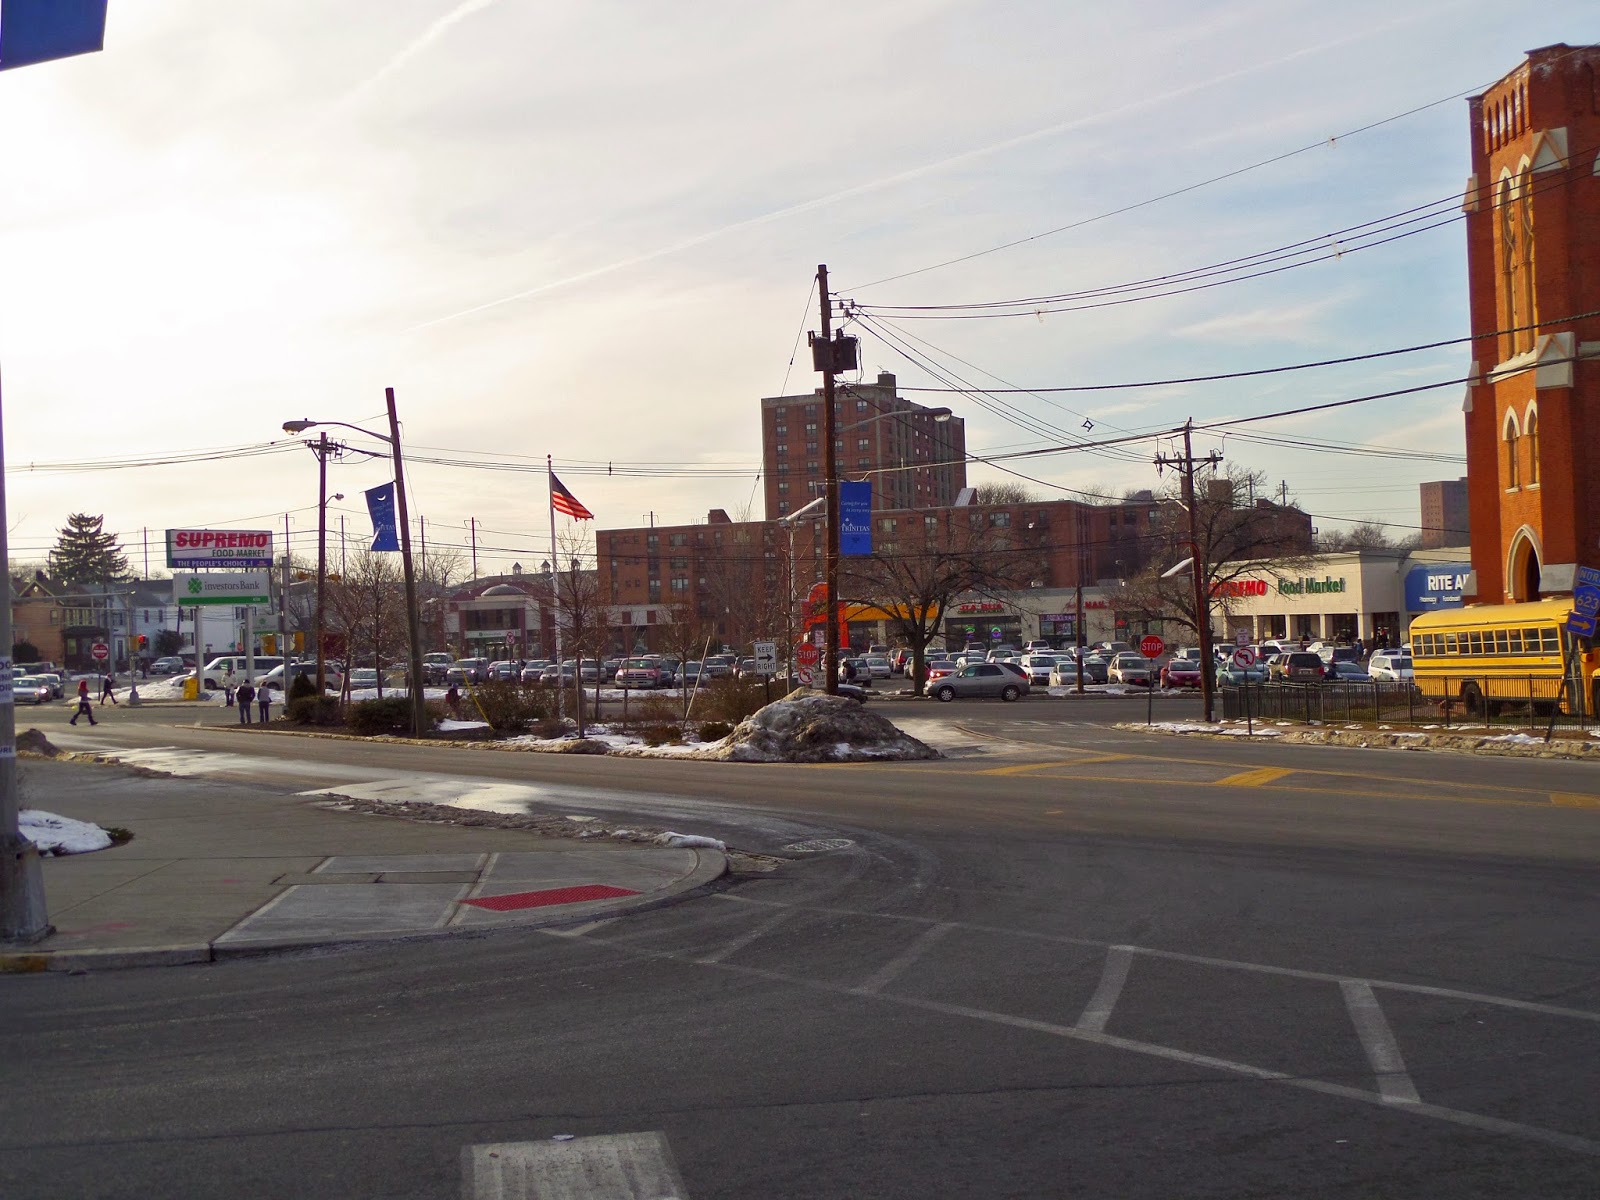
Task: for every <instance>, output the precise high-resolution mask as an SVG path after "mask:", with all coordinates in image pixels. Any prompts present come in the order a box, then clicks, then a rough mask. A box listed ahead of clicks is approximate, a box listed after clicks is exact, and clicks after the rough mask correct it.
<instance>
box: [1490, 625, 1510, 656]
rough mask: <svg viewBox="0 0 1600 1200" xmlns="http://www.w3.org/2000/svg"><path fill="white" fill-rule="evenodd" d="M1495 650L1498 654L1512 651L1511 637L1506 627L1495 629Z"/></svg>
mask: <svg viewBox="0 0 1600 1200" xmlns="http://www.w3.org/2000/svg"><path fill="white" fill-rule="evenodd" d="M1494 652H1495V653H1496V654H1509V653H1511V639H1510V637H1509V636H1508V635H1507V633H1506V631H1505V630H1504V629H1496V630H1495V631H1494Z"/></svg>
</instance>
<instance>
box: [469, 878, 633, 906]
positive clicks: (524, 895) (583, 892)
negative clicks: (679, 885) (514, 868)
mask: <svg viewBox="0 0 1600 1200" xmlns="http://www.w3.org/2000/svg"><path fill="white" fill-rule="evenodd" d="M638 894H639V893H638V892H636V891H634V890H633V889H631V888H619V887H610V886H608V885H606V884H603V883H585V884H582V885H580V886H578V887H564V888H546V889H545V890H544V891H542V892H512V893H511V894H510V895H509V896H480V897H479V898H478V899H476V900H463V901H462V903H463V904H473V905H476V906H477V907H479V908H488V909H493V910H494V911H495V912H513V911H515V910H516V909H519V908H543V907H545V906H546V905H548V904H581V903H582V902H583V901H585V900H610V899H611V898H612V897H613V896H637V895H638Z"/></svg>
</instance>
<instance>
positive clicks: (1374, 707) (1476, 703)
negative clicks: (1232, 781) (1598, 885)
mask: <svg viewBox="0 0 1600 1200" xmlns="http://www.w3.org/2000/svg"><path fill="white" fill-rule="evenodd" d="M1219 690H1220V694H1221V697H1222V715H1223V717H1224V718H1225V719H1228V720H1240V721H1242V720H1244V719H1245V717H1246V716H1250V717H1253V718H1257V719H1261V720H1280V721H1293V722H1296V723H1299V724H1308V725H1309V724H1311V723H1313V722H1319V723H1322V724H1331V723H1334V722H1338V721H1346V722H1348V721H1373V722H1381V723H1383V724H1386V725H1432V726H1440V727H1443V728H1445V729H1458V728H1459V729H1463V730H1470V729H1487V730H1496V729H1498V730H1503V731H1511V730H1521V731H1525V732H1528V733H1534V734H1539V735H1541V736H1542V735H1543V734H1545V733H1546V732H1547V731H1549V730H1551V729H1569V730H1579V731H1583V730H1588V729H1592V728H1600V718H1596V716H1595V707H1596V701H1595V698H1593V697H1581V696H1579V695H1577V694H1576V691H1575V689H1574V687H1573V686H1571V685H1568V686H1567V687H1565V688H1563V685H1562V680H1560V679H1549V678H1538V677H1535V676H1531V675H1530V676H1526V677H1517V676H1505V675H1495V676H1478V675H1473V676H1451V677H1449V678H1447V679H1445V680H1444V681H1443V687H1442V689H1441V690H1442V692H1443V694H1444V695H1446V696H1450V697H1454V699H1451V700H1449V701H1444V700H1440V699H1439V698H1438V697H1437V696H1432V697H1430V696H1425V695H1423V693H1422V692H1421V690H1420V689H1418V688H1417V686H1416V685H1415V684H1413V683H1410V682H1409V681H1407V682H1398V683H1396V682H1387V681H1383V682H1380V681H1376V680H1375V681H1373V682H1372V683H1353V682H1350V683H1304V684H1301V683H1266V684H1251V685H1249V686H1226V685H1225V686H1223V687H1222V688H1221V689H1219ZM1247 704H1248V706H1249V707H1248V710H1247V709H1246V705H1247Z"/></svg>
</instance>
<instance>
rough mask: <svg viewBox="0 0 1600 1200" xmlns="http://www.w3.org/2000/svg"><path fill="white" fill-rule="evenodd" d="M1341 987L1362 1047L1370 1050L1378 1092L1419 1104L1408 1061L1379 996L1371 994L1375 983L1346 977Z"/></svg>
mask: <svg viewBox="0 0 1600 1200" xmlns="http://www.w3.org/2000/svg"><path fill="white" fill-rule="evenodd" d="M1339 990H1340V991H1341V992H1343V993H1344V1006H1345V1008H1346V1009H1348V1010H1349V1012H1350V1021H1351V1024H1353V1025H1354V1026H1355V1027H1356V1035H1357V1036H1358V1037H1359V1038H1360V1039H1361V1048H1362V1049H1363V1050H1365V1051H1366V1052H1367V1061H1368V1062H1369V1063H1371V1064H1372V1073H1373V1074H1374V1075H1375V1076H1377V1080H1378V1094H1379V1095H1380V1096H1382V1097H1383V1098H1384V1099H1385V1100H1387V1101H1388V1102H1389V1103H1390V1104H1417V1103H1419V1102H1420V1101H1421V1100H1422V1097H1421V1096H1419V1095H1417V1088H1416V1085H1415V1084H1413V1083H1412V1082H1411V1076H1410V1075H1409V1074H1408V1073H1407V1071H1406V1060H1405V1059H1404V1058H1403V1057H1401V1054H1400V1045H1399V1043H1397V1042H1396V1041H1395V1040H1394V1030H1392V1029H1390V1028H1389V1020H1388V1018H1387V1017H1385V1016H1384V1015H1383V1009H1382V1007H1381V1006H1380V1005H1379V1004H1378V998H1377V997H1376V996H1374V995H1373V994H1372V986H1371V985H1370V984H1366V983H1362V982H1361V981H1360V980H1359V979H1346V980H1343V981H1341V982H1340V984H1339Z"/></svg>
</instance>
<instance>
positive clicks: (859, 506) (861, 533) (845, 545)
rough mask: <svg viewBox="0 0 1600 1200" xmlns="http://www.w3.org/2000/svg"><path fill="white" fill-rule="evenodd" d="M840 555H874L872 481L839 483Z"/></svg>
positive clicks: (842, 481)
mask: <svg viewBox="0 0 1600 1200" xmlns="http://www.w3.org/2000/svg"><path fill="white" fill-rule="evenodd" d="M839 553H840V554H841V555H853V556H855V557H858V558H859V557H864V556H866V555H869V554H871V553H872V481H871V480H870V479H863V480H860V481H851V480H847V479H845V480H840V481H839Z"/></svg>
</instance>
